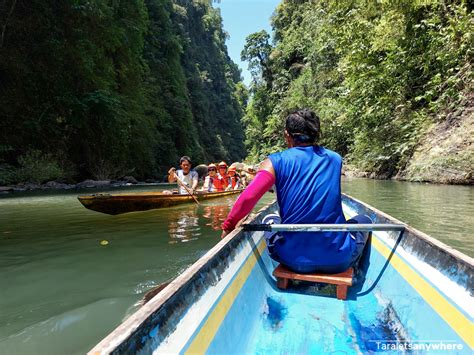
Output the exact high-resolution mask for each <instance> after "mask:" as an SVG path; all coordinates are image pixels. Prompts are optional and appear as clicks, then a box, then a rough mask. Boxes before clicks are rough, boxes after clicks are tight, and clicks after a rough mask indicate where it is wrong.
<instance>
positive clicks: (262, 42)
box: [242, 0, 474, 183]
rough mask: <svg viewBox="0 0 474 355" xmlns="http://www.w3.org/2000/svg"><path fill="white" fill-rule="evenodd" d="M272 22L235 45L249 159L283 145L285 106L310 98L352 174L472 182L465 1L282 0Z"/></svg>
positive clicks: (473, 124) (469, 25)
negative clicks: (246, 88)
mask: <svg viewBox="0 0 474 355" xmlns="http://www.w3.org/2000/svg"><path fill="white" fill-rule="evenodd" d="M272 24H273V34H268V33H266V32H265V31H262V32H258V33H254V34H252V35H250V36H249V37H248V38H247V43H246V46H245V48H244V50H243V52H242V58H243V59H245V60H247V61H248V62H249V64H250V68H251V70H252V72H253V77H254V83H253V85H252V88H251V94H252V98H251V100H250V102H249V105H248V107H247V112H246V115H245V117H244V122H245V125H246V144H247V147H248V150H249V154H250V155H249V158H250V159H251V160H253V161H259V160H261V159H262V158H263V157H264V156H266V155H267V154H268V153H271V152H274V151H275V150H278V149H281V148H283V145H284V141H283V139H282V130H283V123H284V119H283V118H284V116H285V114H286V112H287V111H288V110H291V109H294V108H299V107H309V108H312V109H314V110H316V111H317V112H318V114H319V115H320V117H321V120H322V130H323V139H322V142H321V143H322V144H323V145H326V146H328V147H330V148H332V149H334V150H336V151H337V152H339V153H340V154H342V155H343V156H344V158H345V162H346V164H347V165H346V166H348V167H349V168H350V169H351V170H353V171H356V170H358V171H361V172H364V173H366V174H369V175H370V176H376V177H385V178H386V177H393V176H398V177H400V178H407V179H410V180H419V181H434V182H448V183H449V182H453V183H472V181H473V179H474V176H473V167H474V141H473V140H474V137H473V133H474V121H473V120H474V119H473V114H472V113H473V99H474V97H473V95H472V66H471V65H472V54H473V52H472V50H473V48H474V46H473V34H472V30H473V16H472V3H469V2H467V1H450V0H400V1H367V0H340V1H331V0H283V1H282V2H281V3H280V5H279V6H278V7H277V9H276V11H275V14H274V16H273V19H272ZM262 132H263V134H262ZM262 138H263V139H262Z"/></svg>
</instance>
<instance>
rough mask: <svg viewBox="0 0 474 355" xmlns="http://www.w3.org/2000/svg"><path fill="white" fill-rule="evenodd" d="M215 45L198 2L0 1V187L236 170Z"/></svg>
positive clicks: (232, 115)
mask: <svg viewBox="0 0 474 355" xmlns="http://www.w3.org/2000/svg"><path fill="white" fill-rule="evenodd" d="M225 39H226V33H225V32H224V31H223V28H222V19H221V16H220V12H219V10H218V9H214V8H213V7H212V6H211V3H210V1H209V0H192V1H190V0H127V1H123V0H114V1H107V0H91V1H83V0H74V1H50V0H41V1H40V0H30V1H25V0H6V1H2V3H1V4H0V180H1V181H0V184H2V183H13V182H18V181H24V180H25V179H30V180H31V181H37V182H43V181H45V180H48V179H69V180H75V181H77V180H78V179H84V178H90V177H92V178H95V179H114V178H119V177H121V176H124V175H130V174H133V175H135V176H136V177H140V178H145V177H152V176H160V175H161V174H162V173H164V172H165V171H166V170H167V169H166V170H165V168H167V167H169V166H170V165H176V163H177V160H178V158H179V156H181V155H184V154H187V155H190V156H191V157H192V158H193V160H194V161H196V162H200V161H213V160H217V159H219V160H220V159H227V160H229V161H232V160H239V159H241V158H242V157H243V156H245V149H244V145H243V140H244V138H243V137H244V136H243V129H242V126H241V122H240V120H241V117H242V116H243V112H242V106H241V104H242V92H243V91H242V84H241V83H240V80H241V78H240V71H239V69H238V67H237V66H236V65H235V64H234V63H233V62H232V61H231V59H230V58H229V56H228V54H227V48H226V46H225ZM38 162H41V164H40V165H42V166H43V167H46V168H45V169H41V171H39V172H38V174H37V175H38V176H34V172H35V171H37V169H36V168H35V166H36V165H37V163H38Z"/></svg>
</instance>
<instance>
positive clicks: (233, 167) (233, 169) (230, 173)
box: [227, 166, 237, 176]
mask: <svg viewBox="0 0 474 355" xmlns="http://www.w3.org/2000/svg"><path fill="white" fill-rule="evenodd" d="M236 171H237V169H236V167H235V166H231V167H230V168H229V170H227V174H229V175H230V176H234V175H235V173H236Z"/></svg>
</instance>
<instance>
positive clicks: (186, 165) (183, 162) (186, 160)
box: [179, 155, 192, 174]
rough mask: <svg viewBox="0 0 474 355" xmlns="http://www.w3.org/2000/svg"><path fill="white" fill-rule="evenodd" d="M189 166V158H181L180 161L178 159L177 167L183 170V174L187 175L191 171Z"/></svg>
mask: <svg viewBox="0 0 474 355" xmlns="http://www.w3.org/2000/svg"><path fill="white" fill-rule="evenodd" d="M191 165H192V164H191V158H190V157H188V156H187V155H185V156H182V157H181V159H179V166H180V167H181V169H183V173H185V174H187V173H189V171H190V170H191Z"/></svg>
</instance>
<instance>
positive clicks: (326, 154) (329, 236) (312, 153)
mask: <svg viewBox="0 0 474 355" xmlns="http://www.w3.org/2000/svg"><path fill="white" fill-rule="evenodd" d="M269 159H270V160H271V162H272V165H273V168H274V169H275V175H276V181H275V185H276V192H277V199H278V204H279V207H280V216H281V219H282V223H292V224H302V223H329V224H337V223H346V219H345V218H344V215H343V213H342V203H341V184H340V181H341V167H342V158H341V156H340V155H339V154H337V153H335V152H333V151H331V150H329V149H326V148H324V147H320V146H303V147H301V146H300V147H294V148H290V149H287V150H285V151H283V152H279V153H275V154H271V155H270V156H269ZM281 235H282V236H283V238H281V239H278V240H276V242H275V246H274V249H273V256H274V257H276V259H277V260H279V261H280V262H282V263H283V264H285V265H287V266H289V267H290V268H292V269H294V270H295V271H300V272H313V271H322V272H342V271H344V270H345V269H347V268H348V267H349V265H350V262H351V257H352V254H353V252H354V249H355V243H354V242H353V239H352V238H351V236H350V233H347V232H285V233H281Z"/></svg>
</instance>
